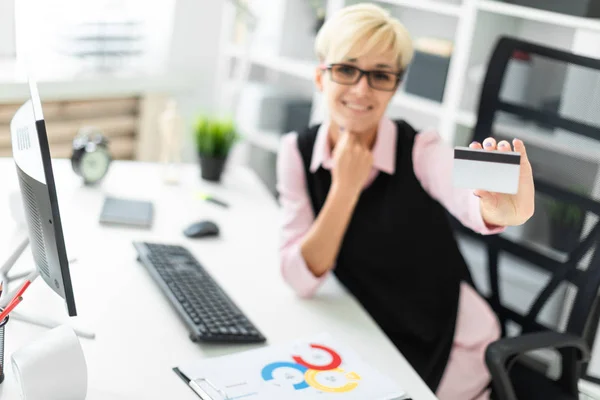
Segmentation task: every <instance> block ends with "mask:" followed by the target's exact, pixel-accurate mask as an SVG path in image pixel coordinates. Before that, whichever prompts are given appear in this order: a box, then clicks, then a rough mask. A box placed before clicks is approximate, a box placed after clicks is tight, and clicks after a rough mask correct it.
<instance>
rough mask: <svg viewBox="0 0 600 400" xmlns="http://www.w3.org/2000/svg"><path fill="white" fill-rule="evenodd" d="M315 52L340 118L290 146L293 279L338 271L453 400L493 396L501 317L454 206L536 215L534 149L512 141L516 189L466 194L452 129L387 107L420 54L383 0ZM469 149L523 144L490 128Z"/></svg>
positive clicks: (309, 285) (283, 194) (482, 228)
mask: <svg viewBox="0 0 600 400" xmlns="http://www.w3.org/2000/svg"><path fill="white" fill-rule="evenodd" d="M315 47H316V52H317V55H318V57H319V60H320V61H321V64H320V66H319V67H318V68H317V70H316V73H315V83H316V86H317V88H318V89H319V90H320V91H321V92H322V93H323V96H324V99H325V100H326V105H327V109H328V118H327V120H326V121H325V122H324V123H323V124H321V125H319V126H316V127H312V128H309V129H307V130H305V131H304V132H300V133H290V134H287V135H285V136H284V139H283V141H282V145H281V149H280V153H279V158H278V165H277V176H278V191H279V194H280V202H281V206H282V209H283V215H284V220H283V227H282V240H283V241H282V247H281V270H282V273H283V277H284V279H285V280H286V282H287V283H288V284H289V285H291V287H293V288H294V290H295V291H296V292H297V293H298V295H300V296H303V297H309V296H312V295H313V294H315V293H316V291H317V290H318V287H319V285H320V284H321V283H322V282H323V280H324V279H326V277H327V276H328V275H329V274H332V273H333V274H334V275H335V276H336V277H337V279H338V280H339V281H340V282H341V283H342V284H343V285H344V286H345V287H346V288H347V289H348V290H349V291H350V292H351V293H352V294H353V295H354V296H355V297H356V298H357V300H358V301H359V302H360V303H361V304H362V305H363V306H364V308H365V309H366V310H367V311H368V312H369V313H370V315H371V316H372V317H373V318H374V320H375V321H376V322H377V323H378V324H379V326H380V327H381V328H382V330H383V331H384V332H385V333H386V334H387V335H388V336H389V337H390V339H391V340H392V341H393V343H394V344H395V345H396V347H397V348H398V349H399V350H400V351H401V352H402V354H403V355H404V356H405V357H406V358H407V360H408V361H409V362H410V363H411V364H412V366H413V367H414V368H415V370H416V371H417V372H418V373H419V374H420V376H421V377H422V378H423V379H424V380H425V381H426V382H427V384H428V385H429V387H430V388H431V389H432V390H434V391H435V392H436V393H437V395H438V397H439V398H440V399H441V400H453V399H456V400H468V399H486V398H488V392H487V390H486V387H487V386H488V384H489V379H490V378H489V373H488V372H487V369H486V367H485V362H484V352H485V348H486V346H487V345H488V344H489V343H490V342H492V341H494V340H496V339H497V338H498V337H499V332H500V329H499V324H498V321H497V319H496V318H495V315H494V314H493V312H492V310H491V309H490V308H489V306H488V304H487V303H486V302H485V300H484V299H483V298H481V297H480V296H479V295H478V293H477V292H476V291H475V290H474V289H473V287H472V285H471V284H470V282H471V281H470V275H469V273H468V269H467V266H466V263H465V261H464V259H463V257H462V256H461V253H460V251H459V249H458V246H457V243H456V242H455V239H454V237H453V234H452V231H451V228H450V226H449V223H448V219H447V215H446V210H448V211H449V212H450V213H452V214H453V215H454V216H455V217H456V218H458V219H459V220H460V221H461V222H462V223H463V224H464V225H465V226H468V227H470V228H471V229H473V230H475V231H477V232H480V233H482V234H494V233H498V232H501V231H502V229H503V228H504V227H506V226H509V225H520V224H522V223H524V222H525V221H527V220H528V219H529V218H530V217H531V215H532V214H533V211H534V186H533V177H532V172H531V166H530V164H529V162H528V160H527V155H526V152H525V146H524V144H523V142H522V141H520V140H517V139H515V140H514V141H513V142H512V145H513V146H514V151H518V152H520V153H521V155H522V157H521V160H522V161H521V176H520V182H519V190H518V193H517V194H516V195H507V194H500V193H491V192H486V191H481V190H476V191H471V190H464V189H456V188H454V187H452V179H451V174H452V159H453V156H452V149H451V148H450V147H449V146H447V145H446V144H445V143H444V142H443V140H442V139H441V138H440V136H439V135H438V134H437V133H436V132H434V131H423V132H416V131H415V130H414V129H413V128H412V127H411V126H410V125H409V124H408V123H406V122H404V121H392V120H390V119H388V118H387V117H386V116H385V111H386V108H387V106H388V104H389V102H390V100H391V99H392V96H393V95H394V93H395V91H396V89H397V88H398V85H399V83H400V81H401V77H402V74H403V72H404V71H405V70H406V68H407V66H408V64H409V63H410V61H411V58H412V56H413V48H412V44H411V38H410V37H409V34H408V33H407V31H406V30H405V28H404V27H403V26H402V25H401V23H400V22H399V21H397V20H396V19H394V18H392V17H391V16H390V15H389V14H388V13H387V12H386V11H384V10H383V9H381V8H379V7H377V6H375V5H371V4H359V5H354V6H349V7H346V8H344V9H343V10H341V11H340V12H339V13H337V14H336V15H334V16H332V18H330V19H328V20H327V22H326V23H325V24H324V26H323V27H322V28H321V31H320V32H319V34H318V36H317V39H316V46H315ZM470 146H471V147H472V148H479V149H481V148H482V147H483V148H484V149H485V150H490V151H493V150H500V151H512V150H513V147H512V146H511V144H510V143H508V142H506V141H501V142H500V143H496V141H495V140H494V139H493V138H491V137H489V138H487V139H486V140H485V141H484V142H483V146H482V144H480V143H472V144H471V145H470ZM490 179H494V177H493V176H490Z"/></svg>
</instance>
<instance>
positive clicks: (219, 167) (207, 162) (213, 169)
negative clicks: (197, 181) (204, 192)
mask: <svg viewBox="0 0 600 400" xmlns="http://www.w3.org/2000/svg"><path fill="white" fill-rule="evenodd" d="M226 161H227V156H225V157H215V156H209V155H202V154H200V176H201V177H202V179H204V180H207V181H211V182H219V181H220V180H221V175H222V174H223V170H224V169H225V163H226Z"/></svg>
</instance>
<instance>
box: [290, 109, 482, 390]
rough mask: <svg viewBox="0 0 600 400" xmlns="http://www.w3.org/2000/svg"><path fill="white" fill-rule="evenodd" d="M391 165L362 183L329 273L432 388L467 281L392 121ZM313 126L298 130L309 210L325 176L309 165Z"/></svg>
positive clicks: (319, 201) (319, 197)
mask: <svg viewBox="0 0 600 400" xmlns="http://www.w3.org/2000/svg"><path fill="white" fill-rule="evenodd" d="M396 126H397V131H398V132H397V135H398V139H397V149H396V170H395V173H394V175H389V174H387V173H384V172H379V174H378V175H377V178H375V180H374V181H373V183H372V184H371V185H370V186H369V187H368V188H366V189H365V190H364V191H363V192H362V193H361V196H360V198H359V200H358V203H357V204H356V208H355V210H354V213H353V215H352V218H351V220H350V223H349V225H348V229H347V231H346V233H345V235H344V237H343V241H342V245H341V248H340V252H339V254H338V257H337V260H336V267H335V269H334V270H333V272H334V274H335V275H336V276H337V278H338V280H339V281H340V282H341V283H342V284H343V285H344V286H345V287H346V288H347V289H348V290H349V291H350V292H351V293H352V294H353V295H354V296H355V297H356V299H357V300H358V301H359V302H360V303H361V304H362V305H363V307H364V308H365V309H366V311H367V312H368V313H369V314H370V315H371V316H372V317H373V319H374V320H375V321H376V322H377V324H378V325H379V326H380V327H381V329H382V330H383V331H384V332H385V334H386V335H387V336H388V337H389V338H390V339H391V340H392V342H393V343H394V344H395V346H396V347H397V348H398V349H399V350H400V352H401V353H402V354H403V355H404V357H406V359H407V360H408V361H409V362H410V363H411V365H412V366H413V368H415V370H416V371H417V372H418V373H419V375H420V376H421V377H422V378H423V379H424V380H425V382H426V383H427V384H428V386H429V387H430V388H431V389H432V390H433V391H435V390H436V389H437V386H438V385H439V382H440V379H441V377H442V375H443V373H444V370H445V367H446V364H447V361H448V356H449V353H450V350H451V348H452V343H453V337H454V327H455V322H456V316H457V309H458V299H459V290H460V282H461V280H463V279H465V280H467V281H469V282H470V281H471V279H470V276H469V273H468V269H467V266H466V263H465V261H464V259H463V257H462V255H461V253H460V251H459V248H458V245H457V243H456V241H455V238H454V235H453V233H452V230H451V227H450V224H449V219H448V215H447V213H446V210H445V208H444V207H443V206H442V205H441V204H439V203H438V202H437V201H435V200H434V199H433V198H431V196H429V194H428V193H427V192H426V191H425V190H424V189H423V188H422V187H421V184H420V183H419V181H418V179H417V178H416V176H415V174H414V171H413V163H412V149H413V143H414V137H415V134H416V132H415V130H414V129H413V128H412V127H411V126H410V125H408V124H407V123H406V122H404V121H397V122H396ZM317 131H318V126H316V127H312V128H310V129H308V130H306V131H304V132H301V133H299V134H298V148H299V151H300V154H301V156H302V160H303V164H304V171H305V175H306V181H307V186H308V192H309V194H310V198H311V201H312V207H313V210H314V212H315V215H318V213H319V211H320V210H321V208H322V207H323V204H324V202H325V199H326V197H327V193H328V192H329V187H330V185H331V173H330V172H329V171H328V170H326V169H324V168H323V167H322V166H321V167H320V168H319V169H318V170H317V171H316V172H315V173H314V174H313V173H311V172H310V170H309V168H310V163H311V159H312V154H313V147H314V143H315V139H316V136H317Z"/></svg>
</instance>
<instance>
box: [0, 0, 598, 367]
mask: <svg viewBox="0 0 600 400" xmlns="http://www.w3.org/2000/svg"><path fill="white" fill-rule="evenodd" d="M355 2H358V1H357V0H156V1H153V2H150V3H149V2H147V1H146V2H143V1H141V0H86V1H85V2H83V1H75V0H55V1H52V2H48V1H44V0H0V156H1V157H10V155H11V144H10V131H9V122H10V119H11V117H12V116H13V114H14V112H15V111H16V109H17V108H18V107H19V106H20V105H21V104H22V102H23V101H24V100H26V99H27V98H28V88H27V85H26V84H25V83H26V75H25V71H26V70H27V69H29V71H30V72H31V74H32V75H33V76H35V78H36V80H37V81H38V85H39V88H40V94H41V97H42V101H43V106H44V113H45V116H46V120H47V124H48V135H49V140H50V148H51V153H52V156H53V157H56V158H68V157H70V155H71V152H72V140H73V138H74V137H75V136H76V135H77V133H78V131H80V130H81V129H82V128H84V127H87V126H91V127H95V128H97V129H99V130H100V131H101V132H102V133H103V134H104V135H106V136H107V137H108V138H109V139H110V151H111V154H112V155H113V157H114V158H115V159H119V160H136V161H148V162H159V161H160V150H161V143H162V142H161V140H162V139H161V135H160V117H161V115H163V113H164V111H165V110H166V107H167V104H168V102H169V100H171V99H173V100H175V101H176V104H177V109H178V112H179V113H180V114H181V117H182V118H183V121H184V128H183V130H182V132H183V137H182V145H181V151H180V154H181V161H183V162H186V163H199V157H198V151H197V143H196V139H195V129H196V124H197V119H198V117H200V116H207V115H208V116H211V117H220V116H222V115H225V116H231V117H232V118H233V119H234V122H235V126H236V132H237V133H238V134H239V135H240V140H238V141H237V142H236V144H235V146H234V147H233V149H232V151H231V153H230V154H229V156H228V159H227V164H226V171H227V169H229V168H235V167H236V166H237V165H244V166H249V167H250V168H251V169H252V170H254V171H255V172H256V174H257V175H258V176H259V177H260V179H261V180H262V181H263V183H264V184H265V185H266V186H267V187H268V188H269V190H270V191H271V192H272V193H273V196H275V197H276V195H277V194H276V187H275V184H276V182H275V163H276V160H277V152H278V147H279V140H280V138H281V136H282V135H283V134H284V133H286V132H290V131H293V130H299V129H303V127H306V126H308V125H309V124H313V123H318V122H320V121H322V120H323V118H325V117H326V111H325V110H324V107H323V104H322V101H321V98H320V95H319V93H318V92H317V91H316V90H315V87H314V83H313V77H314V70H315V66H316V62H317V60H316V59H315V55H314V50H313V43H314V39H315V35H316V31H317V30H318V28H319V26H320V25H321V24H322V22H323V19H324V18H326V17H327V15H329V14H330V13H332V12H334V11H335V10H337V9H340V8H341V7H343V6H345V5H348V4H352V3H355ZM375 3H377V4H379V5H381V6H383V7H385V8H387V9H389V10H390V11H391V12H392V14H393V15H395V16H397V17H399V18H400V20H401V21H402V22H403V23H404V24H405V25H406V27H407V28H408V30H409V32H410V34H411V35H412V37H413V40H414V43H415V49H416V55H415V59H414V62H413V64H412V66H411V69H409V71H408V74H407V75H406V79H405V80H404V81H403V83H402V85H401V87H400V88H399V89H398V91H397V94H396V95H395V96H394V98H393V101H392V103H391V106H390V108H389V110H388V115H389V116H391V117H392V118H403V119H406V120H407V121H409V122H410V123H411V124H412V125H413V126H415V127H417V128H418V129H428V128H432V129H437V130H438V131H439V132H440V134H441V135H442V137H443V138H444V140H445V141H447V142H448V143H449V144H451V145H467V144H468V143H469V142H470V140H471V135H472V130H473V128H474V126H475V124H476V121H477V111H478V104H479V95H480V91H481V89H482V83H483V80H484V77H485V73H486V69H487V62H488V60H489V57H490V55H491V53H492V51H493V49H494V45H495V44H496V41H497V39H498V38H499V37H501V36H503V35H511V36H514V37H517V38H521V39H524V40H527V41H531V42H534V43H541V44H544V45H551V46H554V47H556V48H559V49H563V50H568V51H571V52H574V53H577V54H581V55H586V56H590V57H593V58H600V19H598V17H599V15H590V11H589V10H592V9H594V4H595V10H598V9H599V8H600V7H598V4H597V3H598V1H596V0H569V1H566V0H563V1H549V0H504V1H501V0H382V1H377V2H375ZM509 69H510V70H509V76H508V77H507V82H506V87H505V88H504V89H503V90H504V92H503V93H504V94H505V96H506V97H507V98H509V99H512V100H515V101H521V102H524V103H526V104H530V105H532V106H535V107H538V108H540V109H554V110H558V109H562V110H568V112H570V113H571V115H572V116H573V117H577V118H579V119H581V120H584V121H586V122H587V123H589V124H595V125H596V126H599V125H600V73H598V71H596V73H593V72H589V71H579V72H580V73H578V71H575V73H572V72H573V71H571V70H569V69H568V67H567V66H565V65H560V64H558V63H552V62H545V61H544V60H539V59H530V58H528V57H527V55H515V58H514V60H513V63H512V64H511V66H510V67H509ZM582 104H584V105H585V107H582V106H581V105H582ZM589 110H595V112H590V111H589ZM565 112H566V111H565ZM578 113H579V114H578ZM581 113H583V114H581ZM496 122H497V123H496V124H495V129H496V133H498V134H502V135H506V136H508V137H517V138H520V139H522V140H524V142H525V144H526V146H527V148H528V152H529V156H530V161H531V163H532V166H533V169H534V171H535V173H536V174H538V175H539V176H545V177H552V179H553V180H554V181H555V182H558V183H560V184H564V186H565V187H577V188H579V189H578V190H582V191H583V192H585V193H586V195H588V196H590V197H593V198H596V199H597V198H598V196H600V138H597V140H592V139H577V138H575V137H573V136H572V135H570V134H569V133H568V132H563V131H560V130H558V129H551V128H548V127H547V126H543V125H541V124H533V123H524V122H523V121H520V120H518V119H514V118H512V117H508V116H506V117H505V118H503V117H502V116H501V117H500V118H499V119H498V120H497V121H496ZM225 173H226V172H225ZM199 179H200V175H199ZM548 207H550V206H549V205H548V204H546V203H544V202H543V199H537V200H536V214H535V215H534V217H533V218H532V219H531V220H530V221H529V222H528V223H527V224H526V225H524V226H521V227H515V228H514V229H508V230H507V232H506V233H504V234H506V235H508V236H510V237H513V238H519V240H521V241H523V242H525V243H527V244H528V245H529V246H531V247H532V248H535V249H536V250H537V251H540V252H543V253H544V254H547V255H551V256H553V257H557V258H558V259H561V257H562V258H564V257H565V249H564V248H562V247H561V243H564V242H565V241H566V240H567V239H566V237H567V236H569V235H571V236H572V235H575V236H576V238H578V237H579V236H580V235H582V234H583V233H584V232H585V231H586V229H588V227H589V226H591V225H592V224H593V223H594V222H595V220H594V219H585V218H581V221H579V222H578V223H577V224H576V226H574V227H573V226H571V227H570V228H569V227H565V226H561V225H560V221H559V222H558V225H557V224H556V223H554V222H556V221H552V219H551V215H552V213H550V212H549V211H548V210H549V208H548ZM575 211H577V210H575ZM569 237H570V236H569ZM460 243H461V248H462V249H463V251H464V252H465V254H467V258H469V259H472V260H479V261H481V260H483V258H484V257H485V254H484V253H483V252H482V251H480V250H479V249H478V248H477V245H476V244H475V243H472V242H470V241H469V240H468V239H466V238H465V239H464V240H461V242H460ZM502 263H503V264H504V268H502V279H504V280H505V281H506V282H507V284H506V285H504V286H503V290H506V291H507V292H506V296H504V298H505V299H506V301H507V302H508V304H509V305H510V306H511V307H514V308H516V309H527V307H528V306H529V304H530V302H531V301H532V299H533V298H534V296H535V295H536V293H537V292H539V290H540V289H541V288H542V287H543V285H544V284H545V283H546V282H547V279H548V276H546V275H544V274H543V273H541V272H540V271H539V270H537V269H536V268H534V267H531V268H529V267H528V266H527V265H523V263H522V262H517V261H516V260H512V259H510V258H508V257H507V258H505V259H503V260H502ZM474 264H477V263H474ZM480 264H481V265H483V262H481V263H480ZM472 272H473V274H474V277H475V280H476V281H477V282H478V283H480V284H481V286H482V287H483V288H485V285H486V282H487V281H486V279H485V277H484V276H483V274H484V271H483V270H481V271H478V270H474V271H472ZM569 298H570V292H569V287H568V285H566V284H564V285H562V286H561V288H559V290H557V291H556V292H555V294H554V295H553V297H552V299H551V301H550V303H549V304H548V306H547V307H545V308H544V310H543V312H542V313H541V318H542V320H543V322H544V323H546V324H548V325H550V326H555V327H557V328H558V329H560V327H561V326H564V324H565V317H564V315H565V311H566V310H567V309H568V308H569V304H570V303H569ZM597 351H598V350H597V349H596V352H597ZM554 356H555V354H552V353H551V352H548V353H544V352H540V353H539V354H538V357H539V359H540V360H550V361H551V360H552V359H553V357H554ZM593 360H594V362H593V363H592V364H593V365H594V368H596V371H597V374H598V376H600V357H598V356H596V355H595V356H594V359H593Z"/></svg>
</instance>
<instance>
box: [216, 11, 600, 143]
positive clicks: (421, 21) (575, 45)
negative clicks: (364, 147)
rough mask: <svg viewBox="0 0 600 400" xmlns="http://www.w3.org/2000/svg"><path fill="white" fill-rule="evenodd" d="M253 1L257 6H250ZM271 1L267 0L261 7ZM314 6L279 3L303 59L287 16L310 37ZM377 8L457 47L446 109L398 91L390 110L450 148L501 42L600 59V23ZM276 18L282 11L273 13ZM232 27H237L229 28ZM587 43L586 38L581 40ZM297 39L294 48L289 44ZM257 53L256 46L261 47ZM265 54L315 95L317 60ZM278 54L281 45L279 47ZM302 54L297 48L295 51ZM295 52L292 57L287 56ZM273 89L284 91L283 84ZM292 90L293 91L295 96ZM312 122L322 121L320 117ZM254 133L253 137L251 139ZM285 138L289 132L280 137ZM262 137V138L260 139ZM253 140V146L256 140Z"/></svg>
mask: <svg viewBox="0 0 600 400" xmlns="http://www.w3.org/2000/svg"><path fill="white" fill-rule="evenodd" d="M248 1H249V2H252V1H257V0H248ZM258 1H265V0H258ZM358 1H359V0H326V1H325V2H326V9H327V11H328V12H329V13H331V12H334V11H335V10H338V9H339V8H341V7H343V6H345V5H348V4H352V3H355V2H358ZM307 3H308V2H306V1H305V0H282V1H281V2H278V6H277V7H279V8H278V9H277V10H276V12H278V13H279V14H278V15H277V16H276V17H277V18H276V21H277V22H276V24H278V27H279V29H281V31H280V35H281V38H278V39H277V40H279V41H281V43H285V42H286V40H287V42H288V43H296V42H297V43H298V44H299V46H304V47H306V48H305V49H303V51H302V52H301V53H302V54H303V55H305V54H309V53H311V52H312V47H311V48H308V47H307V46H310V45H312V43H311V42H310V40H309V39H310V38H307V37H306V34H304V35H303V36H302V38H300V39H298V40H295V41H294V40H293V39H294V38H290V37H289V35H294V32H293V31H294V30H293V29H291V27H290V26H289V19H287V18H288V17H289V16H286V12H287V13H288V14H293V15H294V17H295V18H296V19H298V18H300V20H302V19H303V18H304V20H303V22H295V24H300V25H298V26H301V27H302V29H300V31H302V32H306V29H307V27H310V26H311V24H312V22H311V21H310V14H309V11H310V10H309V8H308V5H307ZM375 3H377V4H380V5H382V6H383V7H386V8H387V9H389V10H390V11H391V12H392V14H393V15H395V16H397V17H398V18H400V19H401V20H402V21H403V23H405V25H406V26H407V29H408V30H409V32H410V33H411V35H412V36H413V38H414V39H417V38H419V37H423V36H432V37H438V38H444V39H448V40H451V41H452V42H453V44H454V52H453V55H452V59H451V64H450V69H449V72H448V76H447V79H446V88H445V95H444V101H443V102H437V101H433V100H430V99H426V98H421V97H419V96H415V95H411V94H408V93H405V92H404V91H403V90H401V89H399V91H398V93H397V94H396V95H395V96H394V99H393V101H392V103H391V105H390V111H389V113H390V115H391V116H393V117H402V118H406V119H407V120H409V122H410V121H411V116H412V115H413V113H415V114H418V115H419V118H417V120H418V121H419V122H422V121H425V122H422V124H425V123H428V125H430V126H434V127H437V129H438V130H439V131H440V133H441V134H442V136H443V137H444V139H445V140H446V141H448V142H449V143H454V142H455V136H456V131H457V129H471V128H472V127H474V125H475V122H476V111H477V103H478V97H479V92H480V90H481V86H480V85H481V82H473V81H472V80H471V79H470V78H469V76H470V74H469V72H470V71H471V70H472V69H473V68H474V67H475V66H477V65H480V66H481V65H483V67H484V68H485V66H486V63H487V60H488V59H489V57H490V55H491V52H492V50H493V46H494V44H495V41H496V40H497V39H498V38H499V37H500V36H501V35H514V36H517V37H521V38H524V39H527V40H531V41H534V42H540V43H552V44H553V45H554V46H557V47H559V48H563V49H567V50H573V51H575V52H578V53H581V54H587V55H595V56H600V45H598V43H600V20H594V19H590V18H581V17H574V16H569V15H564V14H559V13H554V12H549V11H543V10H538V9H534V8H530V7H522V6H518V5H514V4H510V3H504V2H502V1H496V0H380V1H375ZM270 13H271V15H272V16H273V15H275V11H272V10H271V11H270ZM228 23H229V24H232V23H233V22H232V21H229V22H228ZM582 37H585V39H582ZM290 40H291V42H290ZM255 47H256V44H255ZM258 47H259V51H252V50H251V51H250V53H249V58H250V60H251V63H252V65H254V66H259V67H262V68H266V69H268V70H272V71H273V72H274V73H276V74H278V76H280V75H284V76H289V77H292V78H293V79H296V81H297V82H298V81H299V82H303V83H296V88H297V87H298V85H299V84H301V85H305V86H306V88H308V89H309V90H310V89H311V88H313V87H314V83H313V79H314V71H315V67H316V60H315V59H314V58H313V59H311V58H310V57H307V56H303V57H301V58H300V57H293V56H290V55H289V54H281V53H283V51H279V54H278V52H277V51H271V52H269V51H264V46H258ZM272 47H276V46H272ZM280 49H281V47H280ZM296 50H297V49H296ZM286 51H287V52H288V53H289V52H290V50H286ZM222 56H223V57H225V58H226V59H227V60H230V61H232V60H237V61H239V60H241V59H242V57H243V56H244V52H243V51H242V49H241V48H240V47H239V46H236V45H234V44H231V43H226V44H225V45H224V48H223V51H222ZM273 84H274V85H277V86H279V87H281V85H282V84H281V83H280V81H279V80H277V79H275V80H274V83H273ZM290 90H293V89H290ZM313 115H322V112H320V111H319V110H314V111H313ZM247 130H248V132H246V136H247V137H249V136H251V135H252V134H254V133H256V132H261V131H262V130H261V129H260V127H256V128H255V127H248V129H247ZM251 132H252V133H251ZM281 133H284V132H280V134H281ZM256 134H257V135H259V134H258V133H256ZM267 136H268V137H269V140H259V139H257V140H252V142H254V144H256V145H257V146H259V147H261V146H262V145H264V148H265V149H267V150H269V151H275V150H276V149H277V146H274V145H273V144H274V142H276V140H272V139H273V138H275V139H276V138H277V135H276V134H275V133H274V132H270V133H269V134H268V135H267ZM249 140H251V139H249Z"/></svg>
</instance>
